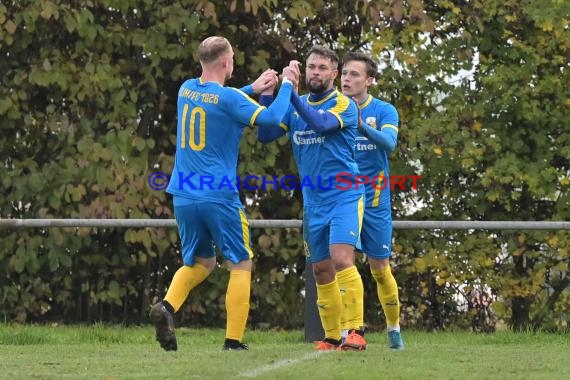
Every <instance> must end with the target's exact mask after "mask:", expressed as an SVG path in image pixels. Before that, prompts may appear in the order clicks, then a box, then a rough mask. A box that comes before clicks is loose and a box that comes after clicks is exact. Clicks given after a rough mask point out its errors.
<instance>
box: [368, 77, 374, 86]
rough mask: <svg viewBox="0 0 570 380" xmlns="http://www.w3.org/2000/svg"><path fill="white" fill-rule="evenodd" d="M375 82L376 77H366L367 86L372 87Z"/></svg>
mask: <svg viewBox="0 0 570 380" xmlns="http://www.w3.org/2000/svg"><path fill="white" fill-rule="evenodd" d="M373 84H374V77H368V78H366V87H370V86H372V85H373Z"/></svg>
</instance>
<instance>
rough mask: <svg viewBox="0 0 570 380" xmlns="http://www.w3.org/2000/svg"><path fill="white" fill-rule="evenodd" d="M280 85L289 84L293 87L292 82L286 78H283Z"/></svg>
mask: <svg viewBox="0 0 570 380" xmlns="http://www.w3.org/2000/svg"><path fill="white" fill-rule="evenodd" d="M281 83H283V84H284V83H291V86H292V85H293V82H291V79H289V78H287V77H283V80H282V81H281Z"/></svg>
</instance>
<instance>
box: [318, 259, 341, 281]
mask: <svg viewBox="0 0 570 380" xmlns="http://www.w3.org/2000/svg"><path fill="white" fill-rule="evenodd" d="M313 273H314V275H315V281H316V282H317V284H321V285H322V284H330V283H331V282H333V281H334V279H335V276H336V271H335V268H334V265H333V263H332V260H324V261H321V262H318V263H313Z"/></svg>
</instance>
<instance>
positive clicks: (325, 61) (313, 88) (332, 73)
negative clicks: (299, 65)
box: [305, 54, 338, 94]
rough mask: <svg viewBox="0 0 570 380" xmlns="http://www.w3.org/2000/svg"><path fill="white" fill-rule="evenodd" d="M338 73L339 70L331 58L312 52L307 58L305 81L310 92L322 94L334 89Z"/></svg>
mask: <svg viewBox="0 0 570 380" xmlns="http://www.w3.org/2000/svg"><path fill="white" fill-rule="evenodd" d="M337 75H338V70H337V69H336V68H335V67H333V63H332V62H331V60H330V59H329V58H326V57H323V56H322V55H318V54H311V55H310V56H309V58H307V68H306V69H305V82H306V84H307V88H308V89H309V91H310V92H312V93H315V94H320V93H322V92H325V91H327V90H330V89H332V88H333V85H334V80H335V79H336V76H337Z"/></svg>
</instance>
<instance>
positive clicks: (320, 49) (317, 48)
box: [307, 45, 339, 69]
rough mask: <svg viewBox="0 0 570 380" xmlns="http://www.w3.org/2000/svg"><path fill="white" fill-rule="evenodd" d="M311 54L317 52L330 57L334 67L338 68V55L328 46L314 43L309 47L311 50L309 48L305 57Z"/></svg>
mask: <svg viewBox="0 0 570 380" xmlns="http://www.w3.org/2000/svg"><path fill="white" fill-rule="evenodd" d="M311 54H317V55H320V56H321V57H325V58H328V59H330V60H331V62H332V64H333V66H334V68H335V69H338V62H339V59H338V55H337V54H336V53H335V52H334V51H333V50H331V49H329V48H328V47H326V46H322V45H314V46H313V47H312V48H311V50H309V54H307V57H308V56H310V55H311Z"/></svg>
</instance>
